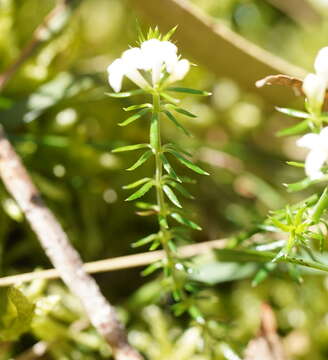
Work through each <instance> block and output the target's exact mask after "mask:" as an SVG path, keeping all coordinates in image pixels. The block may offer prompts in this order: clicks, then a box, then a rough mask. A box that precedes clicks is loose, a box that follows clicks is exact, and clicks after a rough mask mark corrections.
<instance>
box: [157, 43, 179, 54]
mask: <svg viewBox="0 0 328 360" xmlns="http://www.w3.org/2000/svg"><path fill="white" fill-rule="evenodd" d="M160 46H161V47H162V49H163V51H165V52H170V53H173V54H176V53H177V51H178V48H177V47H176V46H175V45H174V44H173V43H172V42H171V41H161V44H160Z"/></svg>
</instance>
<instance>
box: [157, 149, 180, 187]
mask: <svg viewBox="0 0 328 360" xmlns="http://www.w3.org/2000/svg"><path fill="white" fill-rule="evenodd" d="M161 159H162V162H163V166H164V169H165V171H166V172H167V173H168V174H169V175H170V176H171V177H172V178H173V179H175V180H177V181H178V182H181V179H180V177H179V176H178V175H177V173H176V172H175V171H174V169H173V167H172V166H171V164H170V163H169V162H168V160H167V158H166V157H165V156H164V154H161Z"/></svg>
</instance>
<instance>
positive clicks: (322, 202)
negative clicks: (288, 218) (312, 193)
mask: <svg viewBox="0 0 328 360" xmlns="http://www.w3.org/2000/svg"><path fill="white" fill-rule="evenodd" d="M327 208H328V188H325V190H324V191H323V193H322V195H321V196H320V199H319V200H318V202H317V203H316V205H315V207H314V211H313V214H312V221H313V223H315V224H317V223H318V222H319V220H320V218H321V216H322V214H323V213H324V211H325V210H327Z"/></svg>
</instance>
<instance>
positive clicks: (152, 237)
mask: <svg viewBox="0 0 328 360" xmlns="http://www.w3.org/2000/svg"><path fill="white" fill-rule="evenodd" d="M157 238H158V234H151V235H148V236H146V237H144V238H142V239H140V240H138V241H136V242H134V243H133V244H132V247H133V248H136V247H140V246H144V245H146V244H148V243H150V242H152V241H154V240H156V239H157Z"/></svg>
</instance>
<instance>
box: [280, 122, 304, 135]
mask: <svg viewBox="0 0 328 360" xmlns="http://www.w3.org/2000/svg"><path fill="white" fill-rule="evenodd" d="M307 128H308V121H307V120H303V121H301V122H300V123H298V124H296V125H295V126H292V127H289V128H287V129H283V130H280V131H278V133H277V136H290V135H298V134H301V133H303V132H304V131H305V130H307Z"/></svg>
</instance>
